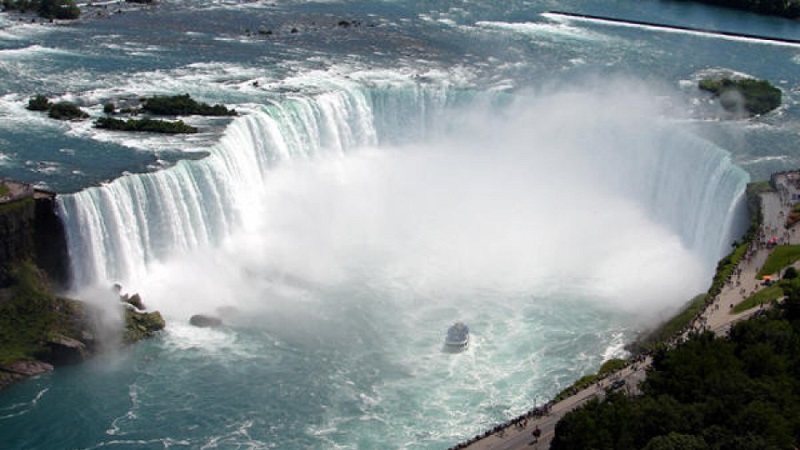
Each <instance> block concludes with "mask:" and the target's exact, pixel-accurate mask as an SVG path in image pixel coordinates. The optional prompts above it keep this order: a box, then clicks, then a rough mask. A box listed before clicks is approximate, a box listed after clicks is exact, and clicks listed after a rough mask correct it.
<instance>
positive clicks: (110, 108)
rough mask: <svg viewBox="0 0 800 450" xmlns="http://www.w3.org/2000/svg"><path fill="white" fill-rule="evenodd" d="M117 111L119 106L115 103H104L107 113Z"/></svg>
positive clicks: (104, 110) (104, 109)
mask: <svg viewBox="0 0 800 450" xmlns="http://www.w3.org/2000/svg"><path fill="white" fill-rule="evenodd" d="M116 111H117V107H116V105H114V104H113V103H106V104H105V105H103V112H104V113H106V114H114V113H115V112H116Z"/></svg>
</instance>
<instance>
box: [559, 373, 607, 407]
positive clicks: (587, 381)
mask: <svg viewBox="0 0 800 450" xmlns="http://www.w3.org/2000/svg"><path fill="white" fill-rule="evenodd" d="M595 382H597V375H596V374H589V375H584V376H582V377H580V378H579V379H578V380H577V381H576V382H574V383H572V385H570V386H569V387H568V388H566V389H564V390H562V391H561V392H559V393H558V395H556V396H555V397H554V398H553V401H554V402H560V401H561V400H564V399H565V398H567V397H571V396H573V395H575V394H576V393H577V392H578V391H581V390H583V389H586V388H587V387H589V386H591V385H592V384H594V383H595Z"/></svg>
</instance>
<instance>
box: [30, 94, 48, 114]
mask: <svg viewBox="0 0 800 450" xmlns="http://www.w3.org/2000/svg"><path fill="white" fill-rule="evenodd" d="M50 105H51V103H50V100H48V99H47V97H45V96H44V95H42V94H38V95H36V96H35V97H31V99H30V100H28V109H29V110H31V111H47V110H48V109H50Z"/></svg>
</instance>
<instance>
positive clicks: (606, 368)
mask: <svg viewBox="0 0 800 450" xmlns="http://www.w3.org/2000/svg"><path fill="white" fill-rule="evenodd" d="M627 366H628V360H626V359H609V360H608V361H606V362H604V363H603V365H601V366H600V370H598V371H597V373H596V374H589V375H584V376H582V377H581V378H579V379H578V380H577V381H576V382H574V383H572V385H570V386H569V387H568V388H566V389H564V390H562V391H561V392H559V393H558V395H556V396H555V398H554V401H556V402H560V401H561V400H564V399H565V398H567V397H570V396H572V395H574V394H575V393H577V392H578V391H581V390H583V389H586V388H587V387H589V386H591V385H593V384H594V383H596V382H597V381H598V380H601V379H603V378H604V377H606V376H607V375H609V374H611V373H614V372H616V371H618V370H621V369H623V368H625V367H627Z"/></svg>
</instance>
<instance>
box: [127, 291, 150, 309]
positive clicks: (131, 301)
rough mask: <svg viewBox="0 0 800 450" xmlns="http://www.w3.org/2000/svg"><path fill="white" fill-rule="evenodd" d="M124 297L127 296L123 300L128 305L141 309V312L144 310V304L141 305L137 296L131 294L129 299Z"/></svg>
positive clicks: (140, 300)
mask: <svg viewBox="0 0 800 450" xmlns="http://www.w3.org/2000/svg"><path fill="white" fill-rule="evenodd" d="M126 297H127V296H125V297H123V299H124V300H125V302H126V303H128V304H129V305H132V306H134V307H136V309H141V310H144V309H145V307H144V303H142V297H141V296H140V295H139V294H133V295H131V296H130V297H127V298H126Z"/></svg>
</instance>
